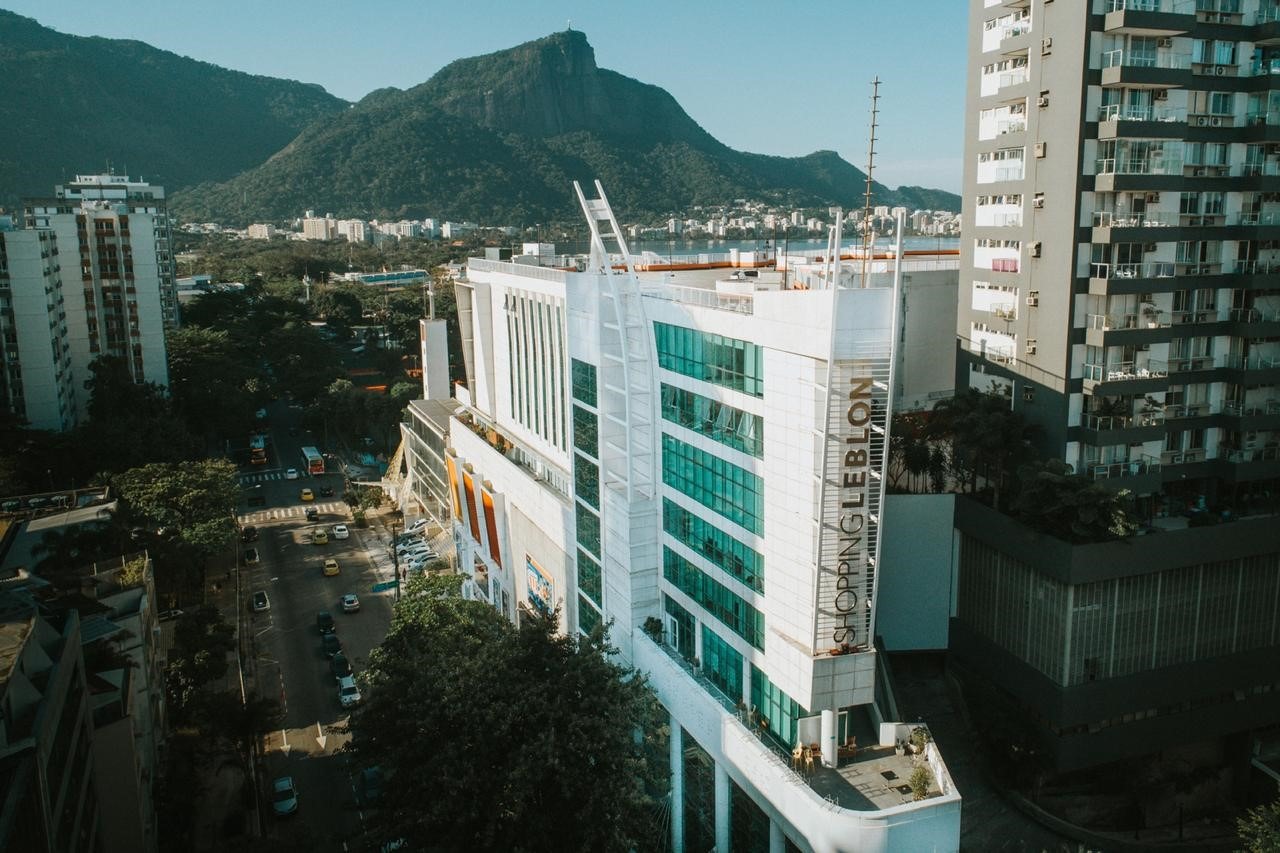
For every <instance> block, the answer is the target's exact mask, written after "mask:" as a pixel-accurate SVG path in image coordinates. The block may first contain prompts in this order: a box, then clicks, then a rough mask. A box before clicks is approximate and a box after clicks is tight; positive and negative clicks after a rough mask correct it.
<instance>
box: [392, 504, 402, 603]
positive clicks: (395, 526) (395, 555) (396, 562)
mask: <svg viewBox="0 0 1280 853" xmlns="http://www.w3.org/2000/svg"><path fill="white" fill-rule="evenodd" d="M399 528H400V522H398V521H394V520H393V521H392V522H391V564H392V565H393V566H394V567H395V572H396V601H399V600H400V552H399V551H397V550H396V532H397V531H398V530H399Z"/></svg>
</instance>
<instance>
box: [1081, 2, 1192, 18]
mask: <svg viewBox="0 0 1280 853" xmlns="http://www.w3.org/2000/svg"><path fill="white" fill-rule="evenodd" d="M1103 8H1104V11H1107V12H1125V11H1128V12H1166V13H1170V14H1174V15H1191V14H1194V13H1195V10H1196V5H1195V0H1107V2H1106V4H1105V6H1104V7H1103Z"/></svg>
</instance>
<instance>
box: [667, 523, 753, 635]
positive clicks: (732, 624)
mask: <svg viewBox="0 0 1280 853" xmlns="http://www.w3.org/2000/svg"><path fill="white" fill-rule="evenodd" d="M662 576H663V577H664V578H666V580H667V582H668V583H670V584H672V585H673V586H675V587H676V588H677V589H679V590H680V591H681V592H683V593H684V594H685V595H687V596H689V597H690V598H691V599H693V600H694V601H695V602H697V603H698V606H700V607H702V608H703V609H704V610H706V611H707V612H708V613H710V614H711V615H712V616H714V617H716V618H717V619H719V620H720V621H721V622H723V623H724V625H725V627H727V628H728V629H729V630H731V631H733V632H734V633H735V634H737V635H738V636H739V637H741V638H742V639H744V640H746V641H747V642H748V643H750V644H751V645H753V646H755V647H756V648H757V649H760V650H762V651H763V650H764V614H763V613H761V612H760V611H759V610H756V609H755V608H754V607H752V606H751V605H750V604H748V603H747V602H746V601H744V600H742V599H741V598H739V597H738V596H737V595H735V594H734V593H733V592H731V591H730V590H729V589H728V588H727V587H725V586H723V585H722V584H719V583H717V582H716V581H714V580H712V579H711V578H709V577H707V576H706V575H705V574H703V572H702V571H701V570H700V569H699V568H698V567H697V566H695V565H693V563H690V562H689V561H688V560H686V559H684V558H683V557H681V556H680V555H679V554H677V553H676V552H675V551H672V550H671V549H670V548H663V549H662Z"/></svg>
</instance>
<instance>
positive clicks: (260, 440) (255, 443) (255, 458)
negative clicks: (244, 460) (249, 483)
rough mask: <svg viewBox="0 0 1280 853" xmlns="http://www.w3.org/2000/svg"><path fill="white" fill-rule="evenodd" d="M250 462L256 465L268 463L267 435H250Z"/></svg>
mask: <svg viewBox="0 0 1280 853" xmlns="http://www.w3.org/2000/svg"><path fill="white" fill-rule="evenodd" d="M249 462H250V463H252V464H254V465H266V464H267V437H266V436H265V435H261V434H259V433H255V434H254V435H251V436H249Z"/></svg>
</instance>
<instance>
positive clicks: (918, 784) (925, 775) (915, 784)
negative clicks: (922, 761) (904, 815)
mask: <svg viewBox="0 0 1280 853" xmlns="http://www.w3.org/2000/svg"><path fill="white" fill-rule="evenodd" d="M929 775H930V774H929V768H927V767H925V766H924V765H921V766H919V767H917V768H916V769H915V770H913V771H911V778H910V779H908V780H907V784H908V785H909V786H911V799H913V800H916V801H919V800H923V799H924V798H925V797H927V796H929Z"/></svg>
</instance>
